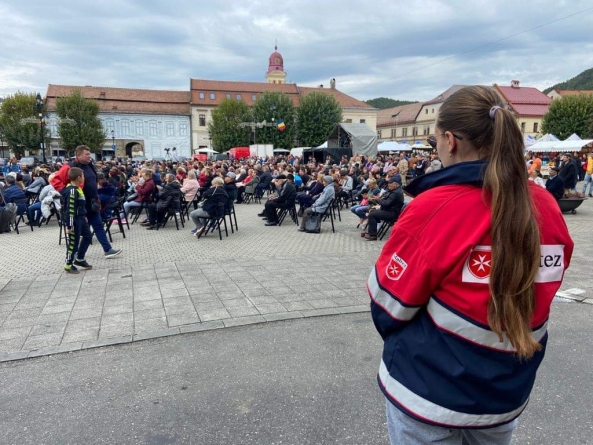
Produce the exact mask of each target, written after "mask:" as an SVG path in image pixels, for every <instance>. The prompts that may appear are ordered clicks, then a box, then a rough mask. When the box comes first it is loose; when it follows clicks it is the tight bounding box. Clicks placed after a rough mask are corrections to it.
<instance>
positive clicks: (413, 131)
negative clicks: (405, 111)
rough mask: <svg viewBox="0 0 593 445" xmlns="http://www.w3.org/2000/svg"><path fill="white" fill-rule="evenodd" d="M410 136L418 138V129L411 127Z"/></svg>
mask: <svg viewBox="0 0 593 445" xmlns="http://www.w3.org/2000/svg"><path fill="white" fill-rule="evenodd" d="M412 136H418V127H412Z"/></svg>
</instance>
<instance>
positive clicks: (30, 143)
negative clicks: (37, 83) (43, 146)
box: [0, 91, 48, 156]
mask: <svg viewBox="0 0 593 445" xmlns="http://www.w3.org/2000/svg"><path fill="white" fill-rule="evenodd" d="M43 112H44V110H42V113H43ZM24 119H29V120H31V121H32V122H23V120H24ZM0 127H2V132H3V139H4V142H6V144H7V145H8V147H9V149H10V150H12V152H13V153H14V154H15V155H17V156H22V155H23V154H24V153H25V150H39V147H40V142H41V131H40V128H39V116H38V114H37V102H36V94H35V93H22V92H20V91H19V92H17V93H15V94H14V95H13V96H8V97H7V98H6V99H4V101H2V109H1V112H0ZM43 130H44V133H45V134H44V138H47V136H48V132H47V128H46V127H44V129H43Z"/></svg>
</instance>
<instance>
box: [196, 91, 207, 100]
mask: <svg viewBox="0 0 593 445" xmlns="http://www.w3.org/2000/svg"><path fill="white" fill-rule="evenodd" d="M198 97H199V98H200V99H204V97H206V96H205V95H204V93H202V92H201V91H200V94H198Z"/></svg>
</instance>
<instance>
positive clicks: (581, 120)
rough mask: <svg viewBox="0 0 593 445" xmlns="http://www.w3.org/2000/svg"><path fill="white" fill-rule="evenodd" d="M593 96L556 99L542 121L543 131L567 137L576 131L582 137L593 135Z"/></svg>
mask: <svg viewBox="0 0 593 445" xmlns="http://www.w3.org/2000/svg"><path fill="white" fill-rule="evenodd" d="M592 119H593V96H589V95H584V94H581V95H579V96H565V97H562V98H560V99H556V100H554V101H553V102H552V103H551V105H550V108H549V110H548V112H547V113H546V115H545V116H544V119H543V121H542V132H544V133H551V134H554V135H556V136H557V137H558V138H560V139H566V138H567V137H569V136H570V135H571V134H573V133H576V134H577V135H579V136H580V137H581V138H584V139H585V138H592V137H593V128H592V125H593V122H592Z"/></svg>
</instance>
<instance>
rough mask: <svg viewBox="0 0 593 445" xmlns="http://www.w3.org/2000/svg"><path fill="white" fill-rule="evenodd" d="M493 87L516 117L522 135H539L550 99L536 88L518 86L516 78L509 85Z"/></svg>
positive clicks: (495, 85) (535, 136)
mask: <svg viewBox="0 0 593 445" xmlns="http://www.w3.org/2000/svg"><path fill="white" fill-rule="evenodd" d="M493 88H494V89H495V90H496V91H497V92H498V93H499V94H500V95H501V96H502V98H503V99H504V101H505V103H506V106H507V108H508V109H509V110H511V111H512V112H513V114H514V115H515V117H516V118H517V123H518V124H519V127H520V128H521V133H522V134H523V137H524V138H525V137H527V136H533V137H534V138H537V137H538V136H540V131H541V126H542V119H543V118H544V115H545V114H546V113H547V112H548V109H549V107H550V103H552V99H551V98H550V97H548V96H546V95H545V94H544V93H542V92H541V91H539V90H538V89H537V88H533V87H522V86H520V82H519V81H518V80H512V81H511V86H500V85H497V84H494V87H493Z"/></svg>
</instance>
